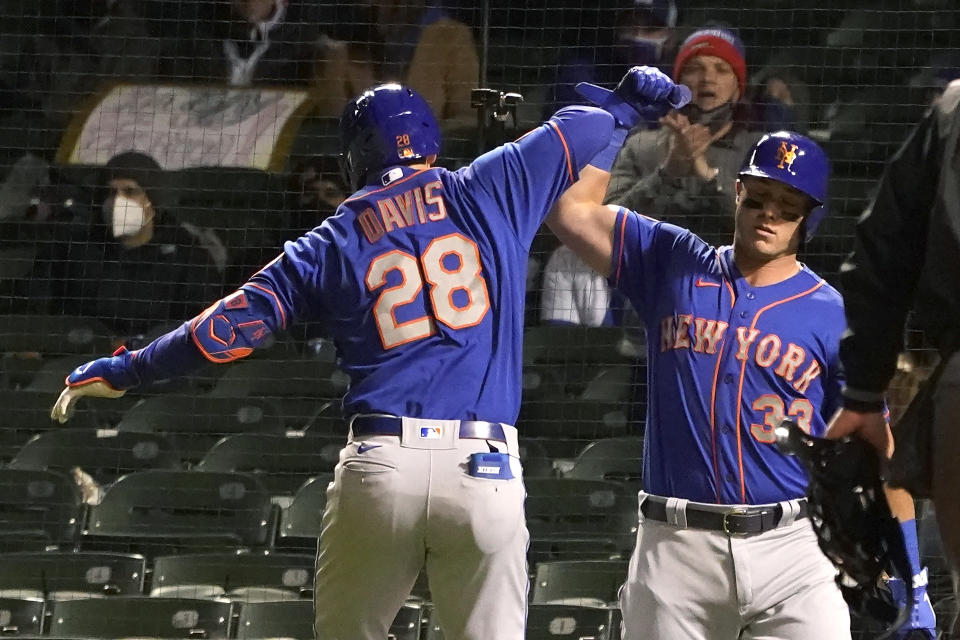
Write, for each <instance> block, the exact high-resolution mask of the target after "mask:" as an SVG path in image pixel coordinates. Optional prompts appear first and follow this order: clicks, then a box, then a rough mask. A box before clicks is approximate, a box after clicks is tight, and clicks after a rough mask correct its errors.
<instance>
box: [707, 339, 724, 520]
mask: <svg viewBox="0 0 960 640" xmlns="http://www.w3.org/2000/svg"><path fill="white" fill-rule="evenodd" d="M726 341H727V339H726V338H724V339H723V340H722V341H721V342H720V348H719V349H717V366H716V368H714V370H713V388H712V389H711V390H710V446H712V447H713V477H714V480H715V481H716V485H714V486H715V488H716V495H717V503H718V504H719V503H720V465H718V464H717V432H716V424H717V421H716V406H717V378H718V377H719V376H720V361H721V360H723V343H724V342H726Z"/></svg>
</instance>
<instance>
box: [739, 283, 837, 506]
mask: <svg viewBox="0 0 960 640" xmlns="http://www.w3.org/2000/svg"><path fill="white" fill-rule="evenodd" d="M824 282H825V281H824V280H820V281H819V282H818V283H817V284H815V285H813V286H812V287H810V288H809V289H807V290H806V291H804V292H802V293H798V294H796V295H792V296H790V297H789V298H784V299H783V300H777V301H776V302H771V303H770V304H768V305H767V306H765V307H763V308H761V309H760V310H759V311H757V313H756V314H755V315H754V316H753V321H752V322H751V323H750V330H751V331H753V330H754V329H756V328H757V320H759V319H760V315H761V314H762V313H763V312H764V311H766V310H767V309H771V308H773V307H776V306H779V305H781V304H784V303H785V302H790V301H791V300H796V299H797V298H802V297H804V296H806V295H810V294H811V293H813V292H814V291H816V290H817V289H819V288H820V287H822V286H823V285H824ZM747 360H748V358H744V359H743V362H741V363H740V384H739V385H738V386H737V460H738V461H739V463H740V501H741V502H746V501H747V485H746V483H745V481H744V476H743V449H742V448H741V446H740V444H741V441H740V402H741V401H742V399H743V377H744V374H745V373H746V371H747Z"/></svg>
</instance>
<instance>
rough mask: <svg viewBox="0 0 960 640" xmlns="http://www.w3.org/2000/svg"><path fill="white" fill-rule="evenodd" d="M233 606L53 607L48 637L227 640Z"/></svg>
mask: <svg viewBox="0 0 960 640" xmlns="http://www.w3.org/2000/svg"><path fill="white" fill-rule="evenodd" d="M233 608H234V607H233V603H232V602H230V601H229V600H224V599H216V600H215V599H207V600H200V599H188V598H147V597H139V598H135V597H117V598H90V599H86V600H62V601H57V602H54V603H52V609H53V617H52V618H51V622H50V635H52V636H59V637H69V636H72V637H80V638H103V639H110V638H144V637H151V638H207V639H208V640H218V639H226V638H229V637H230V622H231V618H232V615H233Z"/></svg>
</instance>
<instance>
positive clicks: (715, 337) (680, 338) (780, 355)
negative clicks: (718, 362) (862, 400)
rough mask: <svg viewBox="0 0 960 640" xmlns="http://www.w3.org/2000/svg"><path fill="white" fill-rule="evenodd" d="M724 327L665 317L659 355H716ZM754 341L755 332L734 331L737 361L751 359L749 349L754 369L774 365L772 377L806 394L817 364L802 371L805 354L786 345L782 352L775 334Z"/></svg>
mask: <svg viewBox="0 0 960 640" xmlns="http://www.w3.org/2000/svg"><path fill="white" fill-rule="evenodd" d="M728 326H729V325H728V324H727V323H726V322H723V321H722V320H708V319H706V318H697V317H695V316H693V315H692V314H683V313H681V314H677V315H676V316H667V317H665V318H663V319H662V320H661V321H660V351H668V350H671V349H690V350H692V351H694V352H696V353H704V354H707V355H713V354H716V352H717V347H718V346H719V345H720V344H721V343H722V342H723V338H724V335H725V334H726V332H727V328H728ZM691 327H693V335H692V336H691V335H690V329H691ZM758 337H760V330H759V329H748V328H747V327H737V353H736V358H737V360H739V361H741V362H745V361H746V360H747V358H749V357H751V356H750V353H751V349H752V351H753V358H754V359H755V360H756V363H757V365H758V366H761V367H765V368H769V367H772V366H774V364H776V369H774V373H776V374H777V375H778V376H780V377H781V378H783V379H784V380H786V381H787V382H790V383H793V388H794V389H796V390H797V391H799V392H800V393H806V391H807V387H809V386H810V383H811V382H812V381H813V380H815V379H816V378H817V376H819V375H820V372H821V371H822V368H821V366H820V363H819V362H817V361H816V360H815V359H812V358H811V359H810V363H809V364H808V365H806V368H804V367H803V365H804V364H805V362H806V360H807V352H806V350H805V349H804V348H803V347H801V346H799V345H796V344H794V343H792V342H788V343H787V346H786V348H784V346H783V340H781V338H780V336H778V335H777V334H775V333H768V334H767V335H765V336H763V337H762V338H760V339H759V340H757V338H758ZM801 369H802V370H803V373H802V374H800V377H799V378H797V379H796V380H794V378H795V377H796V374H797V371H798V370H801Z"/></svg>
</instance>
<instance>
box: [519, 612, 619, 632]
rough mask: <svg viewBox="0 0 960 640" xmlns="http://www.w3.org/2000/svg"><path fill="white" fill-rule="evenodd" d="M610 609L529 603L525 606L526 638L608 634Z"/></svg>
mask: <svg viewBox="0 0 960 640" xmlns="http://www.w3.org/2000/svg"><path fill="white" fill-rule="evenodd" d="M610 614H611V610H610V609H597V608H592V607H574V606H566V605H554V604H531V605H530V606H529V608H528V609H527V636H526V640H557V638H577V639H578V640H586V639H587V638H596V639H597V640H601V639H605V638H610V636H609V631H610Z"/></svg>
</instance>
